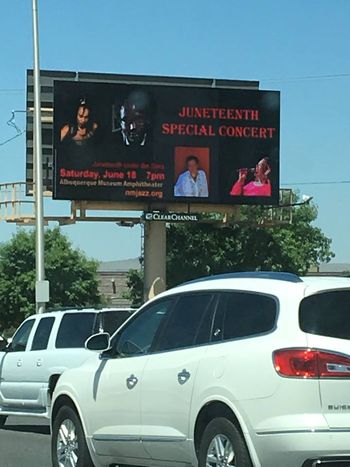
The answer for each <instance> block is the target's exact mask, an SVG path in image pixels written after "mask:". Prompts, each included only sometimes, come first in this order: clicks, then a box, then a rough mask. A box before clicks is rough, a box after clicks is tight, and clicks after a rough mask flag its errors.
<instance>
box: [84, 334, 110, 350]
mask: <svg viewBox="0 0 350 467" xmlns="http://www.w3.org/2000/svg"><path fill="white" fill-rule="evenodd" d="M110 340H111V337H110V335H109V334H108V332H100V333H99V334H94V335H93V336H90V337H89V338H88V339H87V341H86V342H85V348H86V349H88V350H97V351H99V352H104V351H105V350H108V349H109V348H110Z"/></svg>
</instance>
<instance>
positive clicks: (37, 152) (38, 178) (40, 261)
mask: <svg viewBox="0 0 350 467" xmlns="http://www.w3.org/2000/svg"><path fill="white" fill-rule="evenodd" d="M32 7H33V49H34V68H33V75H34V162H35V178H34V187H35V189H34V191H35V226H36V229H35V234H36V241H35V267H36V284H35V302H36V312H37V313H43V312H44V311H45V302H47V301H48V282H47V281H45V262H44V208H43V204H44V203H43V166H42V141H41V96H40V92H41V90H40V63H39V28H38V2H37V0H32Z"/></svg>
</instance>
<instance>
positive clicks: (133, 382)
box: [126, 375, 139, 389]
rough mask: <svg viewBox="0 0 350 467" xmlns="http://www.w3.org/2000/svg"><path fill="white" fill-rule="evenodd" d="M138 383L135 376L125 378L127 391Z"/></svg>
mask: <svg viewBox="0 0 350 467" xmlns="http://www.w3.org/2000/svg"><path fill="white" fill-rule="evenodd" d="M138 381H139V380H138V379H137V378H136V376H135V375H131V376H129V378H127V380H126V385H127V387H128V389H133V388H134V387H135V386H136V384H137V383H138Z"/></svg>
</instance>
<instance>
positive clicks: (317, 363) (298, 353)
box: [273, 349, 350, 379]
mask: <svg viewBox="0 0 350 467" xmlns="http://www.w3.org/2000/svg"><path fill="white" fill-rule="evenodd" d="M273 363H274V366H275V370H276V371H277V373H278V374H279V375H281V376H287V377H290V378H304V379H308V378H350V356H347V355H343V354H338V353H333V352H326V351H324V350H319V349H280V350H276V351H275V352H274V353H273Z"/></svg>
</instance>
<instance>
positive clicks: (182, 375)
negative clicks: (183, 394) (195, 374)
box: [177, 369, 191, 384]
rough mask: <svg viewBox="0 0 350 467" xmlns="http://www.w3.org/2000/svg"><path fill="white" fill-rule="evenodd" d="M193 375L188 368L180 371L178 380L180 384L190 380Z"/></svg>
mask: <svg viewBox="0 0 350 467" xmlns="http://www.w3.org/2000/svg"><path fill="white" fill-rule="evenodd" d="M190 377H191V373H190V372H189V371H187V370H185V369H184V370H182V371H180V373H178V375H177V380H178V382H179V384H185V383H186V381H188V380H189V379H190Z"/></svg>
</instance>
